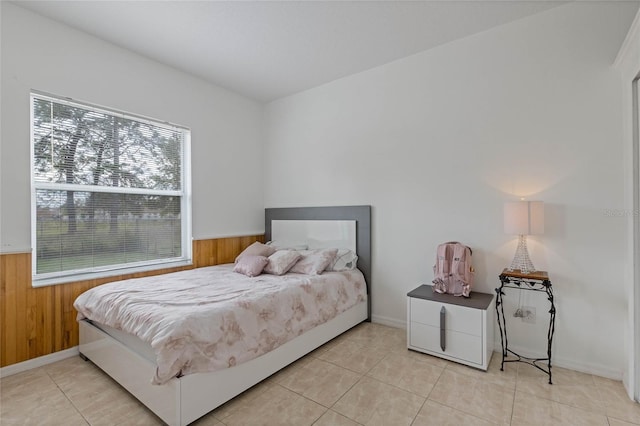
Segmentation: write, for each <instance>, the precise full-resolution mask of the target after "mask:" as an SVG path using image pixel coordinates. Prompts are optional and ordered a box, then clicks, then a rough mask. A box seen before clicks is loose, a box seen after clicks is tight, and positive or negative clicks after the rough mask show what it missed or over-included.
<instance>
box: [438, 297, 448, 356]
mask: <svg viewBox="0 0 640 426" xmlns="http://www.w3.org/2000/svg"><path fill="white" fill-rule="evenodd" d="M446 313H447V311H446V309H444V306H443V307H442V309H440V348H441V349H442V352H444V351H445V349H446V348H447V338H446V334H445V330H446V328H447V327H446V321H447V319H446V318H447V317H446Z"/></svg>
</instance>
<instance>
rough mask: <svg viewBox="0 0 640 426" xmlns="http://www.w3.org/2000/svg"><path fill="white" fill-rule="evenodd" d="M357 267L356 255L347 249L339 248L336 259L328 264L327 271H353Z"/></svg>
mask: <svg viewBox="0 0 640 426" xmlns="http://www.w3.org/2000/svg"><path fill="white" fill-rule="evenodd" d="M357 267H358V255H357V254H355V253H354V252H353V251H351V250H349V249H339V250H338V254H337V255H336V260H335V261H334V262H333V263H331V264H329V266H328V267H327V269H326V270H327V271H333V272H343V271H353V270H354V269H356V268H357Z"/></svg>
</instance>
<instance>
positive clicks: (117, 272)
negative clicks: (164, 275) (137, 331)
mask: <svg viewBox="0 0 640 426" xmlns="http://www.w3.org/2000/svg"><path fill="white" fill-rule="evenodd" d="M192 265H193V261H192V260H191V259H187V260H177V261H172V262H166V263H157V264H153V265H144V266H134V267H125V268H121V269H110V270H108V271H95V272H83V273H77V274H73V275H60V276H56V277H46V278H39V277H35V276H34V277H33V278H32V281H31V286H32V287H34V288H35V287H46V286H50V285H56V284H69V283H73V282H78V281H87V280H95V279H99V278H109V277H118V276H121V275H129V274H136V273H140V272H150V271H157V270H159V269H170V268H179V267H182V266H192Z"/></svg>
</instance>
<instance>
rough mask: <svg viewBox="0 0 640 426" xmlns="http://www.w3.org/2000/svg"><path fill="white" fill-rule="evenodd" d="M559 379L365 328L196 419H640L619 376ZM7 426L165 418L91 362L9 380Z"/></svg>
mask: <svg viewBox="0 0 640 426" xmlns="http://www.w3.org/2000/svg"><path fill="white" fill-rule="evenodd" d="M553 377H554V384H553V385H549V384H548V383H547V376H546V375H545V374H544V373H542V372H541V371H539V370H537V369H535V368H533V367H531V366H529V365H527V364H521V363H509V364H506V365H505V371H500V355H499V354H497V353H496V354H494V356H493V359H492V362H491V365H490V368H489V371H488V372H483V371H479V370H475V369H473V368H470V367H466V366H463V365H460V364H456V363H453V362H448V361H445V360H442V359H439V358H434V357H431V356H428V355H425V354H420V353H417V352H412V351H408V350H407V349H406V333H405V331H404V330H399V329H394V328H389V327H385V326H382V325H378V324H371V323H363V324H361V325H359V326H357V327H355V328H353V329H352V330H350V331H348V332H347V333H345V334H343V335H342V336H339V337H337V338H336V339H334V340H332V341H331V342H329V343H327V344H326V345H324V346H322V347H320V348H318V349H317V350H315V351H314V352H312V353H310V354H309V355H307V356H306V357H304V358H302V359H300V360H299V361H297V362H296V363H294V364H292V365H290V366H289V367H287V368H285V369H283V370H281V371H280V372H278V373H276V374H275V375H273V376H271V377H270V378H268V379H267V380H265V381H263V382H261V383H259V384H258V385H256V386H254V387H253V388H251V389H249V390H248V391H246V392H244V393H243V394H241V395H239V396H238V397H236V398H234V399H232V400H231V401H229V402H227V403H226V404H224V405H223V406H221V407H219V408H217V409H216V410H214V411H212V412H211V413H209V414H208V415H206V416H204V417H203V418H201V419H200V420H198V421H197V422H196V423H194V424H195V425H199V426H205V425H228V426H232V425H251V426H253V425H296V426H299V425H316V426H341V425H384V426H388V425H389V426H395V425H414V426H423V425H455V426H458V425H492V424H501V425H578V426H582V425H609V426H622V425H634V424H635V425H640V404H637V403H634V402H632V401H630V400H629V398H628V397H627V394H626V392H625V391H624V388H623V386H622V384H621V383H620V382H616V381H613V380H609V379H604V378H601V377H597V376H592V375H589V374H584V373H578V372H575V371H571V370H565V369H562V368H554V369H553ZM0 424H2V425H65V426H66V425H87V424H89V425H155V424H162V422H161V421H160V420H159V419H158V418H157V417H156V416H155V415H154V414H153V413H151V412H150V411H149V410H147V409H146V408H145V407H144V406H143V405H142V404H141V403H139V402H138V401H137V400H136V399H135V398H133V397H132V396H131V395H129V393H127V392H126V391H125V390H124V389H123V388H121V387H120V386H119V385H118V384H117V383H115V382H114V381H113V380H112V379H111V378H109V377H108V376H107V375H106V374H104V373H103V372H102V371H101V370H100V369H98V368H97V367H96V366H94V365H93V364H91V363H90V362H85V361H82V360H81V359H80V358H79V357H74V358H69V359H66V360H64V361H60V362H56V363H54V364H50V365H47V366H44V367H40V368H37V369H34V370H30V371H26V372H24V373H20V374H16V375H13V376H9V377H6V378H4V379H2V380H0Z"/></svg>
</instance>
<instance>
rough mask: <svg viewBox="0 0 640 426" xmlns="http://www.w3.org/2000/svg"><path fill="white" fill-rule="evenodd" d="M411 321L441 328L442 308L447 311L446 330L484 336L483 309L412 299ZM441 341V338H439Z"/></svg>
mask: <svg viewBox="0 0 640 426" xmlns="http://www.w3.org/2000/svg"><path fill="white" fill-rule="evenodd" d="M410 301H411V304H410V310H411V314H410V318H409V319H410V322H411V323H420V324H424V325H429V326H432V327H435V328H436V329H437V330H438V333H439V330H440V310H441V309H442V307H443V306H444V309H445V311H446V314H445V316H446V321H445V323H446V327H445V328H446V330H452V331H456V332H460V333H465V334H471V335H474V336H478V337H482V327H481V326H480V324H482V310H480V309H473V308H466V307H464V306H456V305H451V304H447V303H440V302H433V301H430V300H424V299H416V298H411V299H410ZM438 341H439V338H438Z"/></svg>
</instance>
